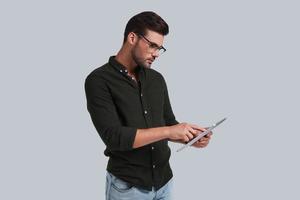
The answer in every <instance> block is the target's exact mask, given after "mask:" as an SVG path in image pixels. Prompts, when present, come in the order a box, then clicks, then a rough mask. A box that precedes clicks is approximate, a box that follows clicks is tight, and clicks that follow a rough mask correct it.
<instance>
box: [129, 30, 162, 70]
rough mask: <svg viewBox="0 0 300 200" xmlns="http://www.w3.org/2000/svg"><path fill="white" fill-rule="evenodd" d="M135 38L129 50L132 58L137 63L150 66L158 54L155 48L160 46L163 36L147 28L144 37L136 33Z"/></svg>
mask: <svg viewBox="0 0 300 200" xmlns="http://www.w3.org/2000/svg"><path fill="white" fill-rule="evenodd" d="M136 38H137V40H136V43H135V44H134V46H133V48H132V52H131V53H132V59H133V60H134V61H135V63H136V64H137V65H140V66H142V67H146V68H150V67H151V64H152V63H153V62H154V60H155V59H156V58H157V57H158V56H159V52H158V49H157V48H160V47H161V46H162V44H163V40H164V36H163V35H161V34H159V33H157V32H154V31H150V30H148V31H147V34H146V35H144V37H143V36H139V35H136Z"/></svg>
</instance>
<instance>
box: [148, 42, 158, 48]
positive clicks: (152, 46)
mask: <svg viewBox="0 0 300 200" xmlns="http://www.w3.org/2000/svg"><path fill="white" fill-rule="evenodd" d="M149 47H150V48H152V49H159V46H157V45H156V44H153V43H151V44H150V45H149Z"/></svg>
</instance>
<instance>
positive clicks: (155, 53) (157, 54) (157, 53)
mask: <svg viewBox="0 0 300 200" xmlns="http://www.w3.org/2000/svg"><path fill="white" fill-rule="evenodd" d="M152 56H153V57H155V58H157V57H158V56H159V50H155V51H154V52H153V53H152Z"/></svg>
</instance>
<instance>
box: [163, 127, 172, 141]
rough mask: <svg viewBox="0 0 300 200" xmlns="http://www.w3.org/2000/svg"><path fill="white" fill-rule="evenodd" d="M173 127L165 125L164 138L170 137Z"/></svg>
mask: <svg viewBox="0 0 300 200" xmlns="http://www.w3.org/2000/svg"><path fill="white" fill-rule="evenodd" d="M170 129H171V128H170V127H169V126H165V127H163V134H164V138H165V139H170V135H171V130H170Z"/></svg>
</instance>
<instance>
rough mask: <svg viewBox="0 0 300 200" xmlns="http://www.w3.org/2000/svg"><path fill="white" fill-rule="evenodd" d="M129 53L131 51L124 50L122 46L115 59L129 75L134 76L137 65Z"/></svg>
mask: <svg viewBox="0 0 300 200" xmlns="http://www.w3.org/2000/svg"><path fill="white" fill-rule="evenodd" d="M130 52H131V51H130V50H129V49H126V47H125V46H124V45H123V46H122V48H121V49H120V51H119V52H118V53H117V55H116V57H115V59H116V60H117V61H118V62H119V63H121V64H122V65H123V66H124V67H125V68H126V69H127V70H128V72H129V73H130V74H134V70H135V68H136V66H137V64H136V62H134V60H133V59H132V57H131V54H130Z"/></svg>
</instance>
